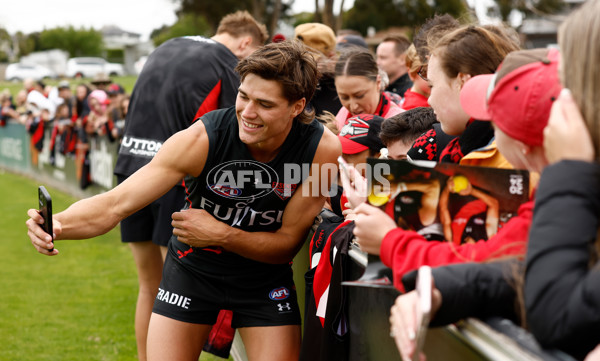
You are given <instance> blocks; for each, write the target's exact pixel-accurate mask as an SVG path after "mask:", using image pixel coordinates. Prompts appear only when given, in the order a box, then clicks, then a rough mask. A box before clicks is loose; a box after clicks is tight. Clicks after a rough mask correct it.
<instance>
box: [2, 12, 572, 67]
mask: <svg viewBox="0 0 600 361" xmlns="http://www.w3.org/2000/svg"><path fill="white" fill-rule="evenodd" d="M165 1H173V2H174V3H176V4H179V5H180V8H179V11H178V12H177V17H178V20H177V22H176V23H175V24H173V25H171V26H163V27H161V28H159V29H155V30H154V31H153V32H152V34H151V39H152V41H153V42H154V45H156V46H158V45H160V44H161V43H163V42H165V41H166V40H168V39H171V38H173V37H178V36H184V35H203V36H212V35H213V34H214V33H215V32H216V30H217V26H218V24H219V21H220V20H221V18H222V17H223V16H225V15H227V14H229V13H231V12H234V11H237V10H247V11H248V12H250V13H251V14H252V15H253V16H254V17H255V18H256V19H257V20H258V21H260V22H262V23H264V24H265V25H267V28H268V30H269V33H270V34H271V35H272V34H274V33H275V31H276V30H277V29H278V28H279V24H280V22H282V21H283V22H286V23H288V24H290V25H291V26H296V25H298V24H301V23H306V22H322V23H324V24H326V25H329V26H330V27H331V28H333V29H334V30H336V31H337V30H339V29H342V28H344V29H354V30H358V31H359V32H360V33H362V34H363V35H367V29H369V28H373V29H374V30H376V31H377V30H382V29H387V28H389V27H392V26H396V27H402V26H404V27H409V28H412V29H414V28H417V27H418V26H419V25H421V24H422V23H423V22H425V20H426V19H428V18H430V17H432V16H433V15H434V14H443V13H448V14H450V15H452V16H454V17H456V18H459V19H461V20H464V21H470V20H472V15H471V13H472V10H470V9H469V7H468V6H467V4H466V0H354V4H353V7H352V8H351V9H350V10H348V11H342V9H343V7H344V2H345V1H349V0H341V1H340V3H339V4H338V5H339V8H337V9H335V8H334V0H314V8H315V11H314V12H304V13H300V14H292V5H293V3H294V1H308V0H217V1H206V0H165ZM494 1H495V6H492V7H490V8H489V14H490V15H491V16H496V17H499V18H501V19H502V20H504V21H507V20H508V18H509V15H510V13H511V11H513V10H518V11H520V12H522V13H524V14H525V15H528V14H532V13H534V14H538V15H540V14H541V15H543V14H552V13H555V12H557V11H559V10H560V9H561V7H562V5H563V0H494ZM57 48H58V49H63V50H66V51H67V52H68V53H69V56H71V57H73V56H100V55H101V54H105V51H106V50H105V49H104V44H103V40H102V33H101V32H100V31H98V30H94V29H92V28H89V29H86V28H83V27H82V28H79V29H75V28H74V27H73V26H68V27H57V28H54V29H47V30H44V31H42V32H36V33H31V34H23V33H21V32H18V33H16V34H14V35H13V36H11V35H10V34H8V32H7V31H6V30H4V29H3V28H1V27H0V62H3V61H9V60H11V59H10V58H11V55H13V56H12V57H13V58H14V55H15V54H13V52H15V50H16V53H17V54H16V55H18V56H24V55H28V54H29V53H31V52H34V51H41V50H48V49H57Z"/></svg>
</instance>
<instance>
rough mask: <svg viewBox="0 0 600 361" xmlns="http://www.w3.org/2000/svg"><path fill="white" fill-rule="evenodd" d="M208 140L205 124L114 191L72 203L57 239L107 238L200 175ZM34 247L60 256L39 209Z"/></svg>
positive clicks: (32, 226)
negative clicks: (133, 216) (188, 178)
mask: <svg viewBox="0 0 600 361" xmlns="http://www.w3.org/2000/svg"><path fill="white" fill-rule="evenodd" d="M207 153H208V137H207V135H206V132H205V131H204V125H203V124H202V122H198V124H195V125H193V126H192V127H190V128H188V129H186V130H184V131H181V132H179V133H177V134H175V135H173V136H172V137H171V138H170V139H169V140H167V141H166V142H165V143H164V144H163V146H162V147H161V149H160V151H159V152H158V153H157V154H156V156H155V157H154V159H153V160H152V161H151V162H150V163H149V164H147V165H146V166H144V167H142V168H141V169H140V170H138V171H137V172H136V173H134V174H133V175H131V176H130V177H129V178H128V179H127V180H125V181H124V182H123V183H121V184H119V185H118V186H117V187H115V188H113V189H112V190H110V191H108V192H106V193H102V194H99V195H96V196H94V197H91V198H86V199H83V200H81V201H78V202H75V203H73V204H72V205H71V206H70V207H69V208H67V209H66V210H65V211H63V212H60V213H58V214H56V215H54V217H53V224H54V233H55V235H56V237H55V239H86V238H91V237H95V236H98V235H100V234H104V233H106V232H108V231H109V230H111V229H112V228H114V227H115V226H116V225H117V224H118V223H119V222H120V221H121V220H122V219H123V218H125V217H127V216H129V215H131V214H133V213H134V212H136V211H137V210H139V209H141V208H143V207H144V206H146V205H148V204H150V203H151V202H152V201H154V200H156V199H157V198H159V197H160V196H162V195H163V194H165V193H166V192H167V191H168V190H169V189H171V188H172V187H173V186H174V185H175V184H177V183H178V182H179V181H181V179H182V178H183V177H184V176H185V175H186V174H188V173H189V174H199V173H200V172H201V171H202V168H203V167H204V164H205V162H206V154H207ZM27 215H28V216H29V217H30V218H29V219H28V220H27V222H26V224H27V228H28V232H27V234H28V236H29V238H30V239H31V242H32V244H33V245H34V247H35V248H36V249H37V250H38V252H40V253H43V254H53V255H54V254H58V251H56V250H55V251H53V252H49V249H52V247H53V244H52V242H51V240H52V238H51V237H50V235H49V234H47V233H45V232H44V231H43V229H42V228H41V227H40V224H41V223H43V219H42V217H41V216H40V215H39V213H38V211H37V210H36V209H30V210H29V211H28V212H27Z"/></svg>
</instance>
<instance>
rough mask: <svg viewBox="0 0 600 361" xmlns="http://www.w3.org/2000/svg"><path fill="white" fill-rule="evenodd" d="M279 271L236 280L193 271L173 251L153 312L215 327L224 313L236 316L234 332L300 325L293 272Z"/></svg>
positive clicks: (237, 275) (284, 268)
mask: <svg viewBox="0 0 600 361" xmlns="http://www.w3.org/2000/svg"><path fill="white" fill-rule="evenodd" d="M200 252H203V251H200ZM204 252H205V251H204ZM233 267H234V268H235V266H233ZM274 269H276V270H277V271H276V272H265V271H264V270H261V271H257V272H248V271H247V270H245V271H242V272H239V273H235V275H231V272H228V275H224V274H223V273H219V272H214V270H213V271H212V272H203V271H201V270H199V269H198V267H194V269H193V270H192V269H191V268H190V267H188V266H186V265H185V264H183V263H181V262H180V261H179V259H178V255H176V254H173V253H172V252H169V253H168V254H167V258H166V261H165V266H164V268H163V276H162V280H161V283H160V287H159V290H158V295H157V296H156V299H155V301H154V309H153V312H154V313H157V314H160V315H163V316H165V317H169V318H172V319H175V320H178V321H183V322H189V323H196V324H210V325H212V324H214V323H215V321H216V320H217V315H218V314H219V311H220V310H221V309H224V310H231V311H233V318H232V322H231V325H232V327H234V328H239V327H261V326H283V325H299V324H300V322H301V321H300V309H299V308H298V300H297V297H296V289H295V285H294V280H293V278H292V270H291V267H289V266H287V265H283V266H274Z"/></svg>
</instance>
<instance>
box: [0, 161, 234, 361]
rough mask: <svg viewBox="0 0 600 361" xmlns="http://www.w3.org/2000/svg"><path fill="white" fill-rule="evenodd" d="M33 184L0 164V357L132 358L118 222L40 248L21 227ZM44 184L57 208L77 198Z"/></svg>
mask: <svg viewBox="0 0 600 361" xmlns="http://www.w3.org/2000/svg"><path fill="white" fill-rule="evenodd" d="M38 185H39V184H38V183H36V182H35V181H33V180H30V179H27V178H24V177H22V176H17V175H15V174H12V173H9V172H6V171H4V170H2V169H0V229H2V231H3V232H2V233H3V235H2V236H1V237H0V255H1V256H0V259H1V262H0V277H1V279H2V282H1V283H0V315H1V316H0V340H2V344H1V345H0V360H37V361H45V360H48V361H50V360H52V361H54V360H62V361H70V360H82V359H84V360H137V356H136V347H135V334H134V311H135V302H136V296H137V276H136V270H135V265H134V262H133V257H132V256H131V252H130V251H129V249H128V247H127V246H125V245H123V244H122V243H121V242H120V235H119V232H118V229H114V230H112V231H111V232H109V233H107V234H105V235H103V236H100V237H97V238H94V239H92V240H82V241H58V242H56V248H57V249H58V250H59V251H60V254H59V255H58V256H55V257H46V256H42V255H40V254H38V253H37V252H36V251H35V250H34V249H33V247H32V246H31V244H30V241H29V239H28V237H27V235H26V227H25V221H26V220H27V215H26V211H27V209H28V208H35V207H36V205H37V186H38ZM47 188H48V191H49V192H50V194H51V195H52V203H53V205H52V206H53V210H54V211H55V212H58V211H61V210H63V209H65V208H66V207H67V206H68V205H69V204H70V203H72V202H74V201H75V200H76V199H75V198H73V197H70V196H68V195H66V194H64V193H61V192H59V191H57V190H56V189H54V188H52V187H47ZM200 360H203V361H217V360H224V359H222V358H219V357H215V356H213V355H210V354H207V353H204V354H203V355H202V356H201V357H200ZM230 360H233V359H232V358H231V357H230Z"/></svg>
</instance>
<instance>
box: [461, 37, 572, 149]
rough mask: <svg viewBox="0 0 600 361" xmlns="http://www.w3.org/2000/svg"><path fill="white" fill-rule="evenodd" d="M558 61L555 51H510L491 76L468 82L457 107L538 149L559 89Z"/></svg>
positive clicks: (482, 76) (558, 56)
mask: <svg viewBox="0 0 600 361" xmlns="http://www.w3.org/2000/svg"><path fill="white" fill-rule="evenodd" d="M559 60H560V53H559V51H558V50H557V49H532V50H519V51H514V52H512V53H510V54H508V55H507V56H506V58H505V59H504V61H503V62H502V64H500V66H499V67H498V70H497V71H496V73H495V74H484V75H478V76H476V77H473V78H471V79H469V81H467V82H466V83H465V85H464V86H463V88H462V89H461V91H460V104H461V106H462V107H463V109H464V110H465V111H466V112H467V114H469V115H470V116H471V117H473V118H475V119H478V120H491V121H493V122H494V124H496V126H498V128H500V130H502V131H503V132H504V133H506V134H507V135H508V136H510V137H511V138H514V139H517V140H520V141H522V142H523V143H525V144H529V145H532V146H541V145H542V144H543V142H544V135H543V130H544V128H545V127H546V125H547V124H548V118H549V116H550V109H551V108H552V102H554V100H555V99H556V98H558V95H559V93H560V91H561V89H562V87H561V85H560V80H559V77H558V62H559Z"/></svg>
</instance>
